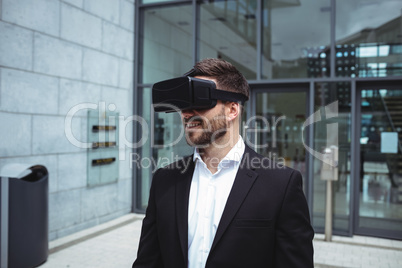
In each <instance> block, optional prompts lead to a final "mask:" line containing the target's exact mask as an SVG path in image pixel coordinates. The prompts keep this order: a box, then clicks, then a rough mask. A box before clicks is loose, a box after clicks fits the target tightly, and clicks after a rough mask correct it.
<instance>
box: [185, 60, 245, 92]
mask: <svg viewBox="0 0 402 268" xmlns="http://www.w3.org/2000/svg"><path fill="white" fill-rule="evenodd" d="M191 76H206V77H209V78H213V79H215V80H216V82H217V83H218V85H216V86H217V88H218V89H221V90H226V91H231V92H235V93H241V94H243V95H245V96H246V97H247V98H248V97H249V95H250V92H249V91H250V90H249V85H248V83H247V80H246V78H245V77H244V76H243V74H242V73H240V72H239V70H237V69H236V67H234V66H233V65H232V64H231V63H229V62H227V61H225V60H221V59H211V58H208V59H204V60H202V61H200V62H198V63H197V64H196V65H194V68H193V70H192V72H191Z"/></svg>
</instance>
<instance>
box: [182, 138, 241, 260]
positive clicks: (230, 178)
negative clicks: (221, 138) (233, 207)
mask: <svg viewBox="0 0 402 268" xmlns="http://www.w3.org/2000/svg"><path fill="white" fill-rule="evenodd" d="M244 149H245V145H244V141H243V139H242V137H241V136H239V140H238V142H237V143H236V145H235V146H234V147H233V148H232V149H231V150H230V151H229V153H228V154H227V155H226V156H225V157H224V158H223V159H222V160H221V161H220V162H219V165H218V171H217V172H216V173H215V174H212V173H211V171H210V170H209V169H208V168H207V165H206V164H205V163H204V161H202V158H201V156H200V154H199V152H198V150H197V149H195V151H194V157H193V161H195V169H194V174H193V179H192V181H191V188H190V198H189V206H188V267H189V268H204V267H205V264H206V261H207V258H208V254H209V251H210V249H211V246H212V241H213V240H214V237H215V233H216V230H217V228H218V225H219V221H220V219H221V216H222V213H223V209H224V208H225V205H226V200H227V199H228V196H229V193H230V190H231V189H232V186H233V183H234V180H235V177H236V173H237V170H238V169H239V165H240V161H241V159H242V157H243V154H244Z"/></svg>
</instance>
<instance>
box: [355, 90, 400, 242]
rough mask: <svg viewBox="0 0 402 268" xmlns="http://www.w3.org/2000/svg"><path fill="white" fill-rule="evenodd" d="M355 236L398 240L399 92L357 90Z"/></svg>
mask: <svg viewBox="0 0 402 268" xmlns="http://www.w3.org/2000/svg"><path fill="white" fill-rule="evenodd" d="M358 104H359V106H360V107H359V108H360V126H359V128H360V142H359V145H360V167H359V169H360V172H359V173H360V176H359V178H356V179H357V180H358V187H357V189H359V192H358V193H357V194H358V200H357V202H356V203H357V204H356V205H357V209H356V233H361V234H375V235H378V236H384V237H393V238H396V237H399V238H402V155H401V149H402V147H401V138H402V88H401V87H400V86H399V88H395V87H386V86H385V87H384V86H382V87H380V88H378V87H377V88H376V87H373V86H365V87H362V88H360V98H359V99H358Z"/></svg>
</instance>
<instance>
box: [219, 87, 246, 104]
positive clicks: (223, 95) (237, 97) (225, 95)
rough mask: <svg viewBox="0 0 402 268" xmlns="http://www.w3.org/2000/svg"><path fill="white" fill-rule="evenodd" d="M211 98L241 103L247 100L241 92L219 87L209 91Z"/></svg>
mask: <svg viewBox="0 0 402 268" xmlns="http://www.w3.org/2000/svg"><path fill="white" fill-rule="evenodd" d="M211 98H213V99H216V100H222V101H233V102H240V103H241V105H244V103H245V102H246V101H247V100H248V98H247V97H246V96H244V95H243V94H240V93H235V92H230V91H226V90H219V89H216V90H212V91H211Z"/></svg>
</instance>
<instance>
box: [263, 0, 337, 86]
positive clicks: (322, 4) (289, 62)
mask: <svg viewBox="0 0 402 268" xmlns="http://www.w3.org/2000/svg"><path fill="white" fill-rule="evenodd" d="M330 11H331V9H330V1H329V0H322V1H309V0H289V1H279V0H264V2H263V21H262V23H263V25H262V40H263V44H262V54H263V55H262V58H261V60H262V78H263V79H272V78H305V77H325V76H329V58H330V57H329V46H330V15H331V13H330Z"/></svg>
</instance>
